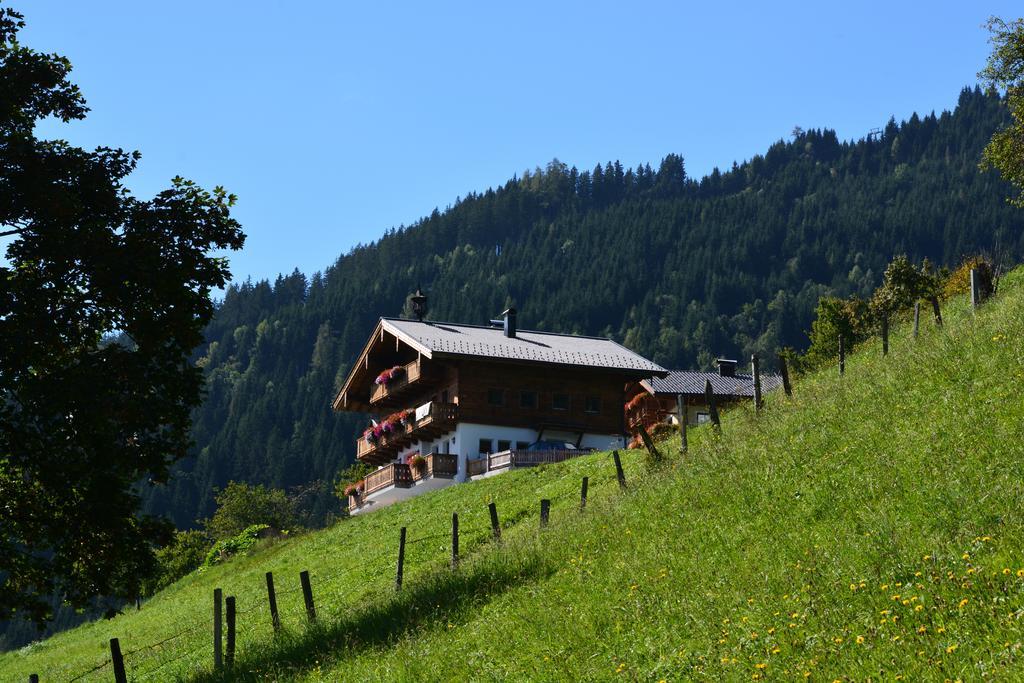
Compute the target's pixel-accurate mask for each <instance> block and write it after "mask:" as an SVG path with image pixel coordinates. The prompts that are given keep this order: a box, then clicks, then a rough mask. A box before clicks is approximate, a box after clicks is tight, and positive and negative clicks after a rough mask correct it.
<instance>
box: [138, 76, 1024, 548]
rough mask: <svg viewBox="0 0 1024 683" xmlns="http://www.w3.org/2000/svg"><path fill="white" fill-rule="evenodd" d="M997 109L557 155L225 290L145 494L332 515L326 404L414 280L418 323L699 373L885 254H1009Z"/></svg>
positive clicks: (853, 284) (859, 287)
mask: <svg viewBox="0 0 1024 683" xmlns="http://www.w3.org/2000/svg"><path fill="white" fill-rule="evenodd" d="M1006 120H1007V112H1006V108H1005V106H1004V103H1003V102H1002V100H1001V99H1000V98H999V96H998V95H996V94H994V93H985V92H982V91H981V90H979V89H977V88H975V89H965V90H963V92H962V93H961V94H960V97H959V101H958V103H957V106H956V109H955V111H953V112H943V113H942V114H940V115H936V114H934V113H932V114H928V115H927V116H918V115H916V114H915V115H914V116H912V117H911V118H910V119H909V120H907V121H904V122H902V123H897V122H896V121H894V120H891V121H890V122H889V123H888V125H887V126H885V128H884V129H883V130H882V131H881V133H880V134H876V135H873V136H871V137H870V138H865V139H860V140H857V141H853V142H844V141H840V140H839V139H838V137H837V135H836V133H835V132H834V131H831V130H827V129H826V130H807V131H801V130H799V129H797V130H794V132H793V135H792V136H791V138H790V139H788V140H786V141H781V140H780V141H779V142H776V143H775V144H773V145H771V146H770V147H769V148H768V150H767V151H766V152H765V153H764V154H763V155H757V156H755V157H754V158H753V159H751V160H749V161H747V162H745V163H743V164H733V166H732V168H730V169H728V170H726V171H724V172H721V171H719V170H717V169H716V170H715V171H714V172H712V173H711V174H710V175H708V176H706V177H704V178H701V179H695V178H690V177H689V176H687V174H686V171H685V165H684V160H683V158H682V157H680V156H676V155H669V156H667V157H666V158H665V159H664V160H663V161H662V162H661V163H660V165H659V166H658V168H656V169H655V168H652V167H651V166H650V165H646V164H645V165H641V166H637V167H635V168H625V167H624V166H623V165H622V164H621V163H620V162H618V161H616V162H611V163H608V164H605V165H603V166H596V167H595V168H593V169H592V170H582V171H581V170H578V169H576V168H570V167H568V166H566V165H565V164H563V163H560V162H558V161H553V162H551V163H550V164H548V165H547V167H546V168H544V169H537V170H536V171H531V172H528V173H523V174H522V175H521V176H518V177H515V178H513V179H511V180H509V181H508V182H507V183H506V184H505V185H503V186H501V187H499V188H493V189H488V190H487V191H485V192H481V193H471V194H469V195H467V196H466V197H464V198H461V199H459V200H457V201H456V202H455V203H454V204H453V205H452V206H450V207H448V208H446V209H444V210H443V211H442V210H437V209H435V210H434V211H433V212H432V213H431V214H430V215H429V216H427V217H426V218H423V219H422V220H420V221H418V222H417V223H416V224H415V225H412V226H409V227H400V228H397V229H392V230H389V231H388V232H387V233H386V234H385V235H384V236H383V237H382V238H381V239H380V240H378V241H376V242H374V243H372V244H368V245H360V246H358V247H356V248H354V249H352V250H351V251H350V252H349V253H347V254H345V255H343V256H341V257H340V258H338V260H337V261H336V262H335V263H334V264H333V265H332V266H330V267H329V268H327V270H326V271H324V272H322V273H316V274H314V275H312V276H311V277H307V276H305V275H304V274H302V273H299V272H297V271H296V272H293V273H292V274H291V275H287V276H282V277H279V278H277V280H276V281H274V282H267V281H260V282H245V283H243V284H240V285H233V286H231V287H230V288H229V289H228V290H227V291H226V294H225V296H224V299H223V302H221V303H220V305H219V307H218V310H217V313H216V316H215V318H214V320H213V322H212V323H211V324H210V326H209V328H208V330H207V333H206V343H205V345H204V346H203V347H202V348H200V349H199V350H198V351H197V354H196V360H197V362H198V363H199V364H200V365H201V366H203V367H204V368H205V370H206V373H207V376H208V380H209V382H208V395H207V397H206V400H205V402H204V404H203V405H202V407H201V408H200V409H199V410H197V411H196V413H195V428H194V438H195V447H194V450H195V457H194V458H189V459H187V460H186V461H184V462H182V463H180V464H179V465H178V470H179V471H178V472H177V474H176V475H175V476H174V478H173V479H172V482H171V483H170V484H169V485H168V486H165V487H161V488H159V489H156V490H150V491H147V492H146V493H145V496H146V504H147V507H148V509H149V510H150V511H155V512H162V513H166V514H168V515H170V516H171V517H172V519H173V520H174V521H175V523H176V524H177V525H178V526H179V527H182V528H185V527H189V526H193V525H194V524H195V520H197V519H199V518H202V517H204V516H208V515H209V514H211V513H212V503H213V489H214V487H223V486H224V485H226V484H227V482H228V481H231V480H238V481H247V482H253V483H264V484H267V485H270V486H273V487H278V488H286V489H289V490H291V491H292V492H298V491H305V494H303V495H302V496H301V498H302V500H303V501H304V504H305V509H306V512H307V514H308V515H310V517H309V519H310V520H311V521H313V522H316V521H322V520H323V519H324V518H325V517H326V516H327V515H328V514H330V513H331V512H332V511H334V510H336V508H337V506H338V503H337V501H336V500H335V499H333V498H332V496H331V495H330V493H329V491H330V485H329V483H330V481H331V480H332V479H333V478H334V476H335V474H336V472H337V471H338V469H339V468H341V467H343V466H345V465H347V464H349V463H351V462H352V460H353V458H354V450H355V436H356V433H357V430H360V429H361V428H362V427H363V426H364V425H365V421H364V420H361V419H359V418H358V417H356V416H350V415H341V416H339V415H335V414H333V413H332V412H331V409H330V401H331V399H332V397H333V395H334V392H335V391H336V389H337V387H338V386H339V384H340V382H341V381H342V380H343V378H344V377H345V375H346V373H347V371H348V368H349V363H351V362H352V361H353V360H354V359H355V357H356V355H357V354H358V351H359V349H360V348H361V347H362V345H363V344H364V343H365V341H366V337H367V335H368V334H369V333H370V331H371V330H372V327H373V325H374V323H375V322H376V319H377V318H378V317H379V316H382V315H399V314H401V313H402V310H403V306H404V303H405V300H406V297H407V296H408V294H409V293H410V292H411V291H413V290H414V289H416V287H417V286H422V287H423V289H424V290H426V291H427V292H428V293H429V296H430V315H429V317H430V318H432V319H435V320H450V321H458V322H469V323H483V322H485V321H486V320H487V319H489V318H491V317H494V316H495V315H496V314H498V313H499V312H500V311H501V310H502V309H503V308H504V307H505V306H506V305H508V304H509V303H514V304H515V305H516V306H517V307H518V309H519V316H520V321H521V322H520V326H521V327H523V328H526V329H529V328H532V329H541V330H557V331H564V332H577V333H587V334H600V335H607V336H610V337H612V338H614V339H616V340H618V341H620V342H622V343H624V344H625V345H627V346H629V347H630V348H633V349H635V350H637V351H639V352H640V353H642V354H646V355H648V356H649V357H651V358H653V359H654V360H655V361H657V362H658V363H661V364H662V365H664V366H666V367H671V368H696V367H706V366H708V365H709V363H710V361H711V360H712V359H713V358H714V357H715V356H716V355H719V354H727V355H731V356H737V357H742V358H746V357H748V356H749V355H750V354H751V353H753V352H760V353H762V354H763V355H764V356H766V357H769V356H771V355H773V354H774V352H775V351H776V350H777V349H779V348H781V347H785V346H790V347H794V348H796V349H801V348H804V347H806V344H807V337H806V334H805V330H807V329H808V328H809V326H810V322H811V317H812V315H813V311H814V308H815V305H816V303H817V301H818V298H819V297H820V296H822V295H824V294H836V295H841V296H845V295H848V294H853V293H859V294H863V295H867V294H869V293H870V292H871V291H872V290H873V289H874V288H875V287H876V286H877V285H878V284H879V281H880V279H881V275H882V272H883V271H884V269H885V265H886V263H887V262H888V261H889V260H890V259H891V258H892V257H893V255H894V254H899V253H906V254H907V255H909V256H910V257H911V258H912V259H915V260H920V259H924V258H928V259H930V260H931V261H932V262H934V263H936V264H940V265H950V266H952V265H955V264H956V263H957V262H958V261H959V260H960V259H961V258H962V257H963V256H965V255H967V254H971V253H975V252H978V251H980V250H988V251H991V252H1001V253H1003V254H1005V256H1006V257H1007V258H1009V259H1011V260H1014V261H1016V260H1019V258H1020V257H1021V255H1022V253H1024V238H1022V234H1021V230H1020V221H1021V219H1020V217H1019V216H1020V214H1019V211H1017V210H1015V209H1013V208H1012V207H1011V206H1010V205H1009V204H1008V203H1007V202H1006V199H1005V198H1006V196H1007V195H1008V194H1009V188H1008V186H1007V185H1006V184H1005V183H1004V182H1002V181H1001V180H1000V179H999V178H998V176H997V174H996V173H995V172H994V171H991V172H982V171H979V169H978V161H979V158H980V154H981V150H982V148H983V147H984V145H985V144H986V142H987V141H988V140H989V138H990V137H991V135H992V133H993V131H994V130H996V129H997V128H998V127H1000V126H1001V125H1003V124H1004V122H1005V121H1006ZM286 230H287V227H286V226H282V239H286ZM316 482H322V484H321V485H319V486H318V485H317V484H316Z"/></svg>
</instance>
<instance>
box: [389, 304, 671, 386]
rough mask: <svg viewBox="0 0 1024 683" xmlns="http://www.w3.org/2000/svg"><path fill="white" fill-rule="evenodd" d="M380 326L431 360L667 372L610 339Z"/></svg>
mask: <svg viewBox="0 0 1024 683" xmlns="http://www.w3.org/2000/svg"><path fill="white" fill-rule="evenodd" d="M381 326H382V327H383V328H384V329H385V330H387V331H388V332H391V333H392V334H394V335H395V336H396V337H398V338H399V339H401V340H403V341H405V342H406V343H407V344H409V345H410V346H412V347H413V348H415V349H417V350H418V351H419V352H420V353H422V354H423V355H425V356H427V357H428V358H435V357H445V356H449V357H450V356H467V357H476V358H489V359H501V360H512V361H527V362H536V363H553V364H558V365H579V366H585V367H593V368H605V369H609V370H626V371H630V372H641V373H650V374H651V375H655V376H660V375H666V374H668V371H667V370H665V368H663V367H661V366H660V365H658V364H656V363H653V362H651V361H649V360H647V359H646V358H644V357H643V356H641V355H640V354H638V353H634V352H633V351H630V350H629V349H627V348H626V347H624V346H622V345H620V344H618V343H616V342H614V341H612V340H611V339H608V338H606V337H585V336H581V335H573V334H558V333H554V332H534V331H530V330H518V331H517V332H516V336H515V337H506V336H505V334H504V332H503V331H502V329H501V328H498V327H489V326H483V325H457V324H454V323H444V322H435V321H427V320H425V321H419V320H406V319H404V318H382V319H381Z"/></svg>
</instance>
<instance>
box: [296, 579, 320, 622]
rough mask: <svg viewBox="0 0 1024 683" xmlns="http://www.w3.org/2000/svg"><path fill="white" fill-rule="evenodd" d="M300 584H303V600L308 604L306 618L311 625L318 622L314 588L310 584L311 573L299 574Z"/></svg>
mask: <svg viewBox="0 0 1024 683" xmlns="http://www.w3.org/2000/svg"><path fill="white" fill-rule="evenodd" d="M299 583H300V584H302V599H303V600H304V601H305V602H306V618H307V619H309V621H310V623H312V622H314V621H316V607H315V606H314V605H313V586H311V585H310V583H309V572H308V571H303V572H300V573H299Z"/></svg>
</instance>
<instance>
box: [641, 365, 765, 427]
mask: <svg viewBox="0 0 1024 683" xmlns="http://www.w3.org/2000/svg"><path fill="white" fill-rule="evenodd" d="M716 364H717V365H718V372H686V371H680V370H672V371H670V372H669V373H668V374H666V375H662V376H657V377H650V378H645V379H641V380H638V381H637V382H634V383H633V384H631V385H630V386H629V387H627V389H626V423H627V426H628V430H629V433H630V435H631V436H632V437H637V436H638V434H639V429H640V427H641V426H643V427H644V428H645V429H647V430H648V431H650V430H652V429H654V428H655V427H656V426H657V425H659V424H662V423H667V424H679V422H680V419H685V420H686V424H688V425H698V424H702V423H704V422H706V421H708V420H710V419H711V416H710V412H709V409H708V406H707V400H706V398H705V393H704V390H705V387H706V385H707V383H708V382H711V389H712V391H713V392H714V394H715V405H716V406H719V407H721V406H726V405H729V404H734V403H738V402H741V401H753V400H754V377H753V375H744V374H737V372H736V366H737V362H736V361H735V360H730V359H727V358H719V359H718V360H717V361H716ZM781 386H782V377H781V376H780V375H773V374H770V373H763V372H762V373H761V390H762V391H763V392H764V393H765V394H767V393H768V392H770V391H774V390H775V389H778V388H779V387H781ZM679 396H682V397H683V404H684V406H685V410H686V415H684V416H680V415H679V408H678V403H677V397H679Z"/></svg>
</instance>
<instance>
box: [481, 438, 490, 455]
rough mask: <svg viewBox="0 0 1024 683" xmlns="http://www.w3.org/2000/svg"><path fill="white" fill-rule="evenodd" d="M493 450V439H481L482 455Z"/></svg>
mask: <svg viewBox="0 0 1024 683" xmlns="http://www.w3.org/2000/svg"><path fill="white" fill-rule="evenodd" d="M490 452H491V440H490V439H480V455H487V454H488V453H490Z"/></svg>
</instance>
